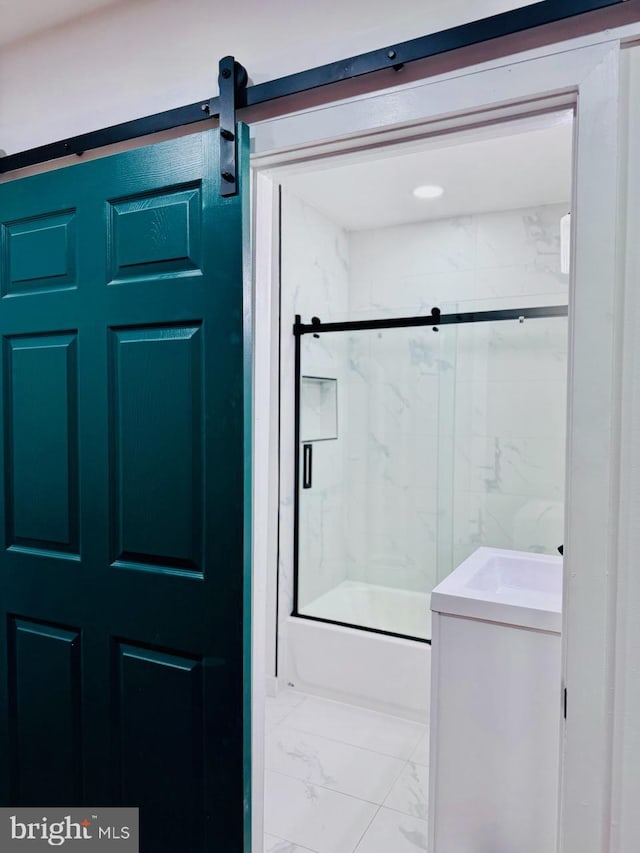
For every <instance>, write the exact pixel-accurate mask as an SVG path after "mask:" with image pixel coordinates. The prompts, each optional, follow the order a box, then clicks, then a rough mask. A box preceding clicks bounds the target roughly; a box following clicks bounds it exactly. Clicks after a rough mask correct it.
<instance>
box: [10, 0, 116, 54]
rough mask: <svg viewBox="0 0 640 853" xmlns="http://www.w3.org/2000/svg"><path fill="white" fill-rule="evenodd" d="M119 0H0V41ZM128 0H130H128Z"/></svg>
mask: <svg viewBox="0 0 640 853" xmlns="http://www.w3.org/2000/svg"><path fill="white" fill-rule="evenodd" d="M121 2H122V0H0V20H1V21H2V25H1V26H0V45H1V44H11V42H14V41H18V40H19V39H21V38H24V37H25V36H29V35H32V34H33V33H36V32H39V31H40V30H46V29H48V28H49V27H55V26H57V25H58V24H63V23H65V22H66V21H70V20H72V19H73V18H78V17H80V16H81V15H86V14H88V13H89V12H95V11H96V10H97V9H102V8H103V6H114V5H116V4H117V3H121ZM128 2H131V0H128Z"/></svg>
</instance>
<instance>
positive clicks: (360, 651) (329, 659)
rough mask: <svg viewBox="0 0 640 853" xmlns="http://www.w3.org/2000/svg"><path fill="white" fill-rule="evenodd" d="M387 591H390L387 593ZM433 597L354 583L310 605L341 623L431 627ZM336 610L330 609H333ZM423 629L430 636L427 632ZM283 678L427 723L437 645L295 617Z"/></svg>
mask: <svg viewBox="0 0 640 853" xmlns="http://www.w3.org/2000/svg"><path fill="white" fill-rule="evenodd" d="M385 590H386V595H385ZM428 602H429V597H428V596H427V595H423V594H420V593H406V592H404V591H402V590H390V589H388V588H385V587H374V586H372V585H370V584H363V583H358V582H353V581H347V582H346V586H345V585H344V584H341V585H340V587H336V589H334V590H331V591H330V592H329V593H326V594H325V595H324V596H321V597H320V598H318V599H316V601H315V602H313V603H312V604H311V605H308V606H307V607H306V608H305V612H306V613H307V614H309V615H315V616H320V617H322V618H326V616H327V615H328V614H329V613H330V614H331V615H332V617H333V618H335V619H337V620H338V621H344V622H350V621H353V620H354V619H355V620H356V621H358V620H363V621H369V622H370V621H371V617H372V616H374V617H379V620H378V621H377V624H379V625H380V627H381V628H382V627H383V625H384V626H385V629H386V630H393V631H398V632H399V631H400V630H402V633H409V632H413V631H414V630H415V631H416V632H417V631H418V630H420V631H421V632H427V631H428V630H429V626H428V623H427V622H426V614H425V610H424V608H425V607H428V606H429V604H428ZM327 608H329V609H327ZM423 635H424V634H423ZM281 639H282V640H283V641H284V643H285V648H286V655H285V661H286V664H285V666H286V671H285V673H284V680H285V682H286V683H287V684H289V685H293V686H295V687H296V689H298V690H302V691H304V692H307V693H313V694H316V695H318V696H323V697H325V698H328V699H336V700H338V701H341V702H349V703H351V704H354V705H362V706H364V707H366V708H371V709H373V710H376V711H381V712H384V713H388V714H396V715H398V716H402V717H406V718H408V719H412V720H419V721H420V722H426V721H427V720H428V717H429V694H430V687H429V685H430V666H431V646H430V645H428V644H427V643H424V642H419V641H416V640H406V639H403V638H399V637H390V636H387V635H384V634H377V633H373V632H371V631H363V630H359V629H358V628H345V627H342V626H341V625H332V624H328V623H326V622H318V621H315V620H313V619H305V618H303V617H295V616H290V617H289V619H288V620H287V624H286V634H285V636H284V637H282V638H281Z"/></svg>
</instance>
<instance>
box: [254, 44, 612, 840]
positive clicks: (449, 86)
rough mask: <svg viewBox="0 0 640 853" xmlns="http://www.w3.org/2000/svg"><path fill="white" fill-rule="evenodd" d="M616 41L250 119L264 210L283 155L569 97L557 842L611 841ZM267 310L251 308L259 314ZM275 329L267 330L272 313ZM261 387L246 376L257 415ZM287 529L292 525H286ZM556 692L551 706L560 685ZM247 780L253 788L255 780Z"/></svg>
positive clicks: (262, 267)
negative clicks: (569, 262) (571, 145)
mask: <svg viewBox="0 0 640 853" xmlns="http://www.w3.org/2000/svg"><path fill="white" fill-rule="evenodd" d="M537 53H538V54H539V53H540V52H539V51H538V52H537ZM619 54H620V43H619V42H618V41H615V40H614V41H604V42H601V43H595V44H589V45H587V46H585V47H581V48H578V49H573V50H569V49H566V48H565V49H563V50H562V51H560V52H558V53H549V52H547V53H546V54H545V55H536V56H531V57H530V58H523V56H524V55H519V56H518V57H517V58H516V59H515V60H514V61H512V62H511V63H509V62H508V61H500V62H499V63H496V64H494V65H495V67H489V68H488V67H486V66H481V67H479V68H472V69H466V70H465V71H464V72H454V73H452V74H451V75H445V76H443V77H440V78H438V79H435V80H429V81H426V82H422V83H420V84H418V85H411V86H409V87H406V88H405V89H402V90H392V91H386V92H384V93H381V94H376V95H371V96H366V97H363V98H358V99H351V100H349V101H346V102H341V103H337V104H333V105H329V106H324V107H322V108H319V109H313V110H309V111H306V112H303V113H298V114H295V115H290V116H285V117H281V118H275V119H271V120H269V121H266V122H262V123H259V124H256V125H254V126H253V128H252V136H253V150H254V155H253V159H252V166H253V168H254V170H255V171H256V172H259V173H260V174H261V176H262V177H263V178H267V180H264V181H262V182H261V188H259V194H258V200H257V207H258V208H260V209H261V210H264V211H267V210H268V208H269V205H271V206H273V193H274V186H275V184H276V183H277V179H278V170H279V169H282V168H283V167H285V166H287V167H288V168H291V167H292V165H291V164H297V163H301V162H303V161H305V160H307V161H308V160H309V159H314V158H317V157H323V156H328V155H331V154H334V153H336V152H346V151H349V150H353V149H354V147H360V148H361V147H371V146H373V145H376V144H378V143H380V142H385V141H389V140H393V139H395V140H397V139H398V138H402V137H403V136H411V135H416V134H422V135H424V134H425V133H430V132H435V131H442V130H443V129H452V128H455V127H457V128H461V127H464V126H468V125H469V124H470V123H477V122H481V121H486V120H487V119H488V118H490V117H491V118H496V117H507V116H517V115H523V114H527V113H529V112H531V111H532V110H533V111H535V110H538V109H540V108H545V107H551V106H553V107H555V106H558V105H560V104H562V105H567V104H575V105H576V148H575V155H576V156H575V164H574V170H575V175H576V181H575V196H574V205H573V210H574V214H575V215H574V216H573V217H572V219H573V227H574V235H573V236H574V240H573V252H574V258H573V262H574V263H573V269H574V277H573V281H574V284H573V285H572V288H571V303H572V304H571V314H572V321H571V324H570V329H571V357H570V377H569V379H570V382H569V386H570V390H569V423H568V446H567V477H568V479H567V494H568V507H567V521H566V540H565V542H566V557H565V612H564V630H563V648H564V680H565V683H566V684H567V686H568V688H569V715H568V722H567V724H566V726H565V727H564V729H565V736H564V741H563V757H562V758H563V760H562V763H563V774H562V784H561V818H560V826H559V848H558V849H559V850H560V851H562V853H578V851H579V853H607V851H608V849H609V848H608V834H609V824H610V814H611V793H610V787H611V784H610V783H611V765H610V755H611V743H612V722H611V721H612V689H611V688H612V681H613V674H614V667H613V663H614V654H615V646H614V639H615V635H614V616H615V613H614V606H615V596H616V554H617V507H618V479H619V459H618V444H619V440H618V438H619V428H620V407H621V388H620V385H619V381H618V379H617V377H619V375H620V365H621V344H620V334H621V318H620V313H621V312H620V311H619V310H617V309H619V307H620V299H621V294H622V280H621V276H620V272H619V269H618V265H617V257H616V248H615V246H616V220H617V216H618V212H619V210H618V207H619V198H618V181H617V172H618V156H619V152H618V120H619V116H618V109H619V100H618V68H619V62H620V57H619ZM260 193H263V194H264V195H263V197H262V200H261V198H260ZM267 242H268V241H267ZM270 251H272V250H268V248H267V247H266V242H263V244H262V246H260V245H259V246H258V247H257V253H256V275H257V279H258V284H259V286H264V287H270V288H274V287H277V286H278V285H277V277H275V276H274V275H273V274H272V272H273V268H274V264H273V257H272V255H271V254H270ZM576 281H577V285H575V282H576ZM270 301H271V304H273V293H272V296H271V300H270ZM283 319H284V321H285V322H286V321H287V320H288V318H283ZM267 321H268V320H267V318H266V316H265V315H264V314H263V315H261V314H260V312H257V315H256V322H258V323H260V322H267ZM271 330H272V334H277V331H276V327H275V326H274V325H273V324H272V325H271ZM268 350H269V352H267V349H265V350H264V351H261V352H259V351H258V349H257V350H256V359H257V360H258V361H259V360H262V359H264V358H272V356H273V347H272V346H270V347H269V348H268ZM273 367H275V366H273ZM270 395H271V391H269V393H267V391H266V389H264V388H263V389H261V388H259V387H257V388H256V415H257V416H259V410H260V406H261V405H263V404H264V405H267V402H266V401H268V399H269V397H270ZM272 404H273V401H272ZM271 416H272V417H273V411H271ZM283 470H285V469H283ZM256 474H257V472H256ZM283 536H285V537H286V538H287V539H288V538H289V537H288V536H287V534H286V531H285V532H283ZM558 703H559V708H560V703H561V685H558ZM255 793H256V796H261V791H260V790H259V789H256V791H255Z"/></svg>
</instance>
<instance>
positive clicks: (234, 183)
mask: <svg viewBox="0 0 640 853" xmlns="http://www.w3.org/2000/svg"><path fill="white" fill-rule="evenodd" d="M247 79H248V77H247V72H246V69H245V68H243V66H242V65H240V63H239V62H236V61H235V59H234V58H233V56H225V57H224V58H223V59H221V60H220V73H219V75H218V85H219V88H220V96H219V100H218V110H219V121H220V179H221V180H220V193H221V194H222V195H223V196H230V195H235V194H236V193H237V192H238V175H237V168H236V158H237V142H236V110H237V109H238V108H239V107H241V106H244V103H243V102H244V100H245V93H246V90H247ZM213 100H215V99H213ZM208 106H209V110H208V112H211V111H212V102H211V101H210V102H209V105H208Z"/></svg>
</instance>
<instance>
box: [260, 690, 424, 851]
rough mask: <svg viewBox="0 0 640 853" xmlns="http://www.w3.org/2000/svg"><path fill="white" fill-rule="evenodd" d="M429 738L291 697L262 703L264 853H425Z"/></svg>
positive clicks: (403, 723)
mask: <svg viewBox="0 0 640 853" xmlns="http://www.w3.org/2000/svg"><path fill="white" fill-rule="evenodd" d="M428 734H429V730H428V727H427V726H424V725H421V724H420V723H413V722H410V721H407V720H404V719H400V718H397V717H392V716H389V715H386V714H378V713H376V712H374V711H367V710H364V709H362V708H356V707H354V706H351V705H345V704H343V703H340V702H330V701H326V700H323V699H318V698H317V697H313V696H307V695H305V694H303V693H297V692H296V691H292V690H287V691H284V692H283V693H281V694H279V695H278V696H277V697H276V698H268V699H267V734H266V769H267V773H266V788H265V831H266V835H265V843H264V850H265V853H392V852H393V853H396V851H399V853H419V851H426V849H427V823H426V815H427V779H428V763H429V753H428V743H429V741H428Z"/></svg>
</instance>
